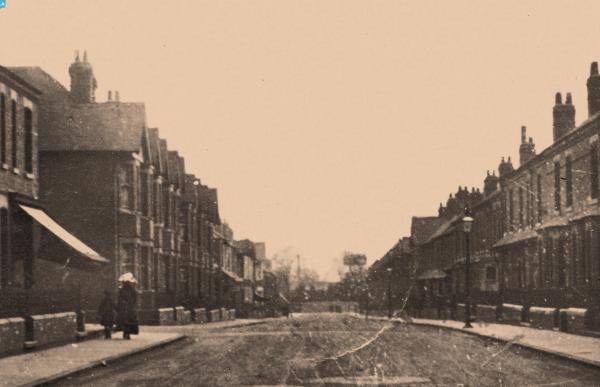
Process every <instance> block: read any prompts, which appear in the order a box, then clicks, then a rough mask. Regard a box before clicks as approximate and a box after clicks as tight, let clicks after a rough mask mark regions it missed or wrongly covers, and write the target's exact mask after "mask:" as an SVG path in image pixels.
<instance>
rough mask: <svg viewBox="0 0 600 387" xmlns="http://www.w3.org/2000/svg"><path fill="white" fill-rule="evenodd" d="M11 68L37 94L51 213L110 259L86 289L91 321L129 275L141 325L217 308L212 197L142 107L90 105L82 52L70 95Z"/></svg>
mask: <svg viewBox="0 0 600 387" xmlns="http://www.w3.org/2000/svg"><path fill="white" fill-rule="evenodd" d="M14 71H15V72H16V73H17V74H19V75H20V76H21V77H22V78H24V79H26V80H27V81H28V82H29V83H31V84H33V85H35V87H36V88H37V89H39V90H40V91H41V95H40V128H39V132H40V135H39V143H40V147H39V148H40V149H39V158H40V166H41V167H40V172H39V174H40V187H41V196H42V197H43V199H44V200H45V202H46V203H47V205H48V210H49V212H50V213H51V214H52V215H53V216H54V217H56V218H57V219H59V220H60V221H61V222H62V223H63V224H65V225H66V226H68V227H69V228H71V229H74V230H77V235H78V237H80V238H81V240H82V241H84V242H85V243H86V244H88V245H89V246H91V247H92V248H93V249H94V250H96V251H98V253H99V254H101V255H102V256H103V257H106V258H107V259H108V260H109V261H110V265H107V266H106V267H105V268H104V269H103V270H102V271H101V273H100V274H98V275H97V276H96V277H95V280H94V281H89V282H86V286H85V287H84V289H82V293H83V306H84V308H85V309H87V310H89V311H90V315H93V314H94V313H93V311H95V309H96V308H97V305H98V303H99V301H100V297H101V296H102V291H103V290H105V289H108V290H112V291H116V287H117V278H118V277H119V276H120V275H121V274H123V273H126V272H132V273H133V274H134V276H135V277H136V278H137V279H138V281H139V285H138V289H139V293H140V297H139V303H140V305H139V307H140V318H141V319H142V321H143V322H150V323H153V322H158V321H159V315H158V309H159V308H161V307H174V306H177V305H184V306H188V307H192V306H196V305H202V306H206V307H210V308H212V307H218V306H220V303H221V299H220V296H221V294H220V289H221V288H222V286H221V285H220V281H219V280H218V278H220V277H218V275H217V274H218V271H219V270H220V268H221V265H222V257H221V254H222V249H221V248H220V242H219V241H218V238H216V237H215V230H216V228H217V227H218V226H219V225H220V224H221V221H220V218H219V211H218V201H217V192H216V190H215V189H213V188H209V187H207V186H205V185H202V184H201V183H200V180H199V179H198V178H197V177H196V176H194V175H193V174H190V173H187V172H186V169H185V160H184V158H183V157H181V156H180V155H179V154H178V152H176V151H173V150H170V149H169V148H168V146H167V141H166V140H165V139H163V138H161V137H160V135H159V131H158V129H155V128H148V127H147V124H146V114H145V107H144V104H142V103H134V102H123V101H121V100H120V96H119V93H118V92H114V94H113V93H111V92H109V96H108V100H107V101H106V102H96V98H95V88H96V85H97V83H96V79H95V77H94V73H93V69H92V66H91V64H90V63H89V62H88V61H87V57H86V55H85V54H84V57H83V59H82V60H80V59H79V57H77V58H76V60H75V61H74V63H72V64H71V66H70V67H69V74H70V76H71V88H70V90H68V89H66V88H65V87H63V86H62V85H61V84H60V83H59V82H57V81H56V80H55V79H53V78H52V77H51V76H50V75H48V74H47V73H45V72H44V71H43V70H41V69H40V68H35V67H34V68H31V67H27V68H15V69H14Z"/></svg>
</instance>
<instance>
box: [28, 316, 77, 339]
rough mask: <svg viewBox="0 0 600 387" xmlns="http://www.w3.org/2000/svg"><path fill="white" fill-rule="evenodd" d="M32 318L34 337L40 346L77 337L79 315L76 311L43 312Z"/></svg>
mask: <svg viewBox="0 0 600 387" xmlns="http://www.w3.org/2000/svg"><path fill="white" fill-rule="evenodd" d="M31 318H32V320H33V338H34V340H35V341H36V342H37V345H38V346H39V347H42V346H46V345H50V344H57V343H64V342H69V341H71V340H74V339H75V334H76V331H77V316H76V314H75V313H74V312H65V313H55V314H41V315H35V316H32V317H31Z"/></svg>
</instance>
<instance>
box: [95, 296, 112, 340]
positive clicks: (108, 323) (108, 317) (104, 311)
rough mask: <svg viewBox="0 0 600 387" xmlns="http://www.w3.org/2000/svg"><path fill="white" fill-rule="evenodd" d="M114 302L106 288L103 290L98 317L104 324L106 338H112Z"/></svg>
mask: <svg viewBox="0 0 600 387" xmlns="http://www.w3.org/2000/svg"><path fill="white" fill-rule="evenodd" d="M115 310H116V307H115V303H114V302H113V300H112V295H111V293H110V292H109V291H108V290H105V291H104V298H103V299H102V302H101V303H100V306H99V307H98V317H99V318H100V324H101V325H103V326H104V338H105V339H106V340H108V339H110V338H112V329H113V325H114V324H115Z"/></svg>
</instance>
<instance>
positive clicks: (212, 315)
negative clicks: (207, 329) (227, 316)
mask: <svg viewBox="0 0 600 387" xmlns="http://www.w3.org/2000/svg"><path fill="white" fill-rule="evenodd" d="M220 320H221V311H220V310H219V309H213V310H211V311H209V312H208V321H210V322H216V321H220Z"/></svg>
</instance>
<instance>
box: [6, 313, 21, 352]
mask: <svg viewBox="0 0 600 387" xmlns="http://www.w3.org/2000/svg"><path fill="white" fill-rule="evenodd" d="M24 344H25V320H24V319H22V318H20V317H13V318H5V319H0V356H4V355H10V354H14V353H18V352H20V351H22V350H23V345H24Z"/></svg>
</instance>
